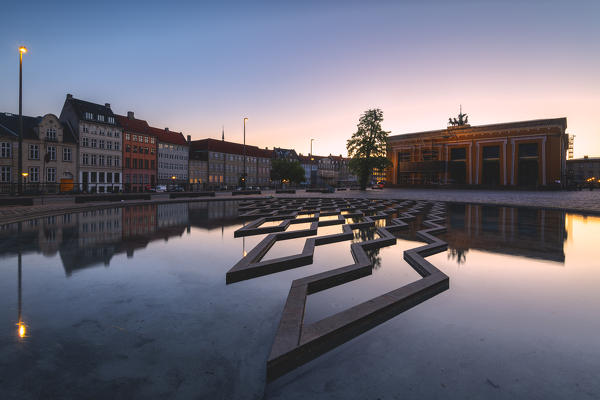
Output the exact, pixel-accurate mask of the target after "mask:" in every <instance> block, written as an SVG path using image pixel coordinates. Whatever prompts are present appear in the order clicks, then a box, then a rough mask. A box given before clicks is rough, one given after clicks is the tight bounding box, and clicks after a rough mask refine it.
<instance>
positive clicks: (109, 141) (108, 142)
mask: <svg viewBox="0 0 600 400" xmlns="http://www.w3.org/2000/svg"><path fill="white" fill-rule="evenodd" d="M112 146H113V142H112V141H111V140H107V141H106V150H112Z"/></svg>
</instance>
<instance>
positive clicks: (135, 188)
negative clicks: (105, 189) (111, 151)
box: [116, 111, 157, 192]
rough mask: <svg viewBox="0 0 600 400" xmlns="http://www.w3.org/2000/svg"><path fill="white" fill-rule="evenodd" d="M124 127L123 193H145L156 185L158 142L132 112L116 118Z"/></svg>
mask: <svg viewBox="0 0 600 400" xmlns="http://www.w3.org/2000/svg"><path fill="white" fill-rule="evenodd" d="M116 117H117V119H118V121H119V124H120V125H121V126H122V127H123V191H125V192H144V191H147V190H149V189H150V188H151V187H153V186H155V185H156V182H157V180H156V170H157V150H156V146H157V140H156V136H154V135H153V134H152V133H151V131H150V126H148V123H147V122H146V121H144V120H142V119H136V118H135V117H134V114H133V112H132V111H129V112H127V116H126V117H125V116H122V115H117V116H116Z"/></svg>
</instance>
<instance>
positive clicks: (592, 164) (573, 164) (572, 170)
mask: <svg viewBox="0 0 600 400" xmlns="http://www.w3.org/2000/svg"><path fill="white" fill-rule="evenodd" d="M567 177H568V182H569V183H575V184H584V183H590V182H591V181H594V183H596V184H597V183H600V157H588V156H585V157H583V158H575V159H572V160H567Z"/></svg>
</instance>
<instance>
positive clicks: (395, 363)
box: [0, 201, 600, 399]
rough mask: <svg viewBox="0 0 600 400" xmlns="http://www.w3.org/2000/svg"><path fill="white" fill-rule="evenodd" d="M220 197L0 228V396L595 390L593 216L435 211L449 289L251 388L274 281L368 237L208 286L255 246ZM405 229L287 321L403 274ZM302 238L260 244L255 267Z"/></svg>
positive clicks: (268, 329)
mask: <svg viewBox="0 0 600 400" xmlns="http://www.w3.org/2000/svg"><path fill="white" fill-rule="evenodd" d="M237 207H238V203H237V202H233V201H232V202H196V203H176V204H164V205H141V206H135V207H125V208H114V209H106V210H96V211H89V212H84V213H79V214H67V215H57V216H54V217H47V218H43V219H39V220H32V221H28V222H23V223H19V224H11V225H5V226H1V227H0V305H1V307H0V398H1V399H30V398H31V399H37V398H65V399H69V398H72V399H87V398H91V399H95V398H111V399H112V398H117V399H118V398H123V399H131V398H144V399H148V398H161V399H163V398H181V399H188V398H194V399H195V398H207V399H257V398H263V397H266V398H273V399H275V398H281V399H293V398H298V399H300V398H327V399H330V398H340V399H348V398H361V399H362V398H373V399H376V398H381V399H388V398H390V399H393V398H415V399H417V398H419V399H422V398H457V399H468V398H473V399H475V398H491V399H494V398H499V399H500V398H506V399H509V398H511V399H512V398H534V399H535V398H539V399H548V398H566V399H579V398H581V399H587V398H598V397H600V381H599V380H598V376H600V336H599V332H600V312H599V311H598V310H599V306H600V290H598V287H599V286H600V258H598V256H597V255H596V251H595V250H596V246H597V243H598V238H600V218H597V217H589V216H588V217H586V216H582V215H578V214H565V213H563V212H558V211H548V210H531V209H515V208H502V207H482V206H471V205H465V206H451V207H450V206H449V208H448V215H447V226H448V232H447V233H446V234H444V235H441V237H443V239H444V240H446V241H447V242H448V245H449V249H448V251H447V252H444V253H439V254H436V255H433V256H430V257H428V258H427V259H428V261H430V262H432V263H433V264H434V265H435V266H436V267H438V268H439V269H441V270H442V271H443V272H444V273H446V274H447V275H448V276H449V277H450V289H449V290H447V291H445V292H443V293H441V294H439V295H438V296H435V297H433V298H432V299H430V300H428V301H426V302H424V303H422V304H420V305H418V306H416V307H414V308H413V309H411V310H409V311H407V312H405V313H403V314H400V315H399V316H397V317H395V318H393V319H392V320H390V321H388V322H386V323H384V324H383V325H380V326H379V327H377V328H375V329H373V330H371V331H369V332H367V333H365V334H363V335H361V336H359V337H358V338H356V339H354V340H352V341H350V342H348V343H346V344H344V345H342V346H340V347H338V348H336V349H334V350H333V351H331V352H329V353H327V354H325V355H323V356H321V357H319V358H317V359H316V360H314V361H312V362H310V363H308V364H306V365H304V366H302V367H300V368H298V369H297V370H295V371H293V372H291V373H290V374H288V375H286V376H284V377H282V378H280V379H279V380H277V381H275V382H273V383H271V384H269V385H268V386H266V388H265V363H266V359H267V357H268V354H269V352H270V349H271V345H272V341H273V338H274V335H275V332H276V328H277V325H278V323H279V318H280V314H281V310H282V308H283V304H284V302H285V299H286V297H287V294H288V291H289V288H290V283H291V281H292V280H293V279H297V278H300V277H304V276H307V275H310V274H313V273H318V272H322V271H325V270H328V269H331V268H334V267H341V266H345V265H348V264H351V263H352V262H353V259H352V256H351V254H350V243H351V242H352V241H354V242H356V241H361V240H369V239H372V238H373V237H376V235H377V234H376V233H375V232H374V230H370V231H366V232H362V233H361V232H355V234H354V239H353V240H352V241H345V242H339V243H333V244H329V245H324V246H317V247H316V249H315V254H314V259H313V264H311V265H308V266H305V267H300V268H297V269H294V270H290V271H286V272H282V273H278V274H273V275H269V276H265V277H261V278H256V279H252V280H248V281H244V282H240V283H235V284H231V285H226V284H225V273H226V272H227V270H229V268H231V266H232V265H234V264H235V263H236V262H237V261H238V260H239V259H240V258H241V257H243V255H244V254H245V253H246V252H248V251H250V250H251V249H252V248H253V246H254V245H256V244H257V243H258V242H260V240H262V238H264V235H259V236H250V237H245V238H234V237H233V232H234V231H235V230H236V229H238V228H240V227H241V226H242V223H241V222H240V221H239V220H238V219H237V218H236V216H237ZM327 219H331V218H330V217H323V220H327ZM378 223H379V224H385V222H384V221H380V222H378ZM421 223H422V220H421V218H418V219H417V220H416V221H414V222H412V223H411V224H410V226H409V228H408V229H407V230H404V231H400V232H398V233H397V234H396V235H397V238H398V241H397V243H396V245H394V246H389V247H384V248H382V249H379V250H378V251H374V252H371V253H370V256H371V258H372V260H373V261H374V263H375V268H374V270H373V274H372V275H370V276H368V277H365V278H363V279H360V280H356V281H353V282H350V283H347V284H344V285H341V286H338V287H335V288H332V289H328V290H325V291H323V292H319V293H316V294H313V295H310V296H308V298H307V302H306V312H305V322H307V323H310V322H314V321H317V320H319V319H321V318H323V317H326V316H329V315H332V314H335V313H337V312H339V311H342V310H344V309H346V308H348V307H351V306H353V305H356V304H359V303H361V302H363V301H366V300H369V299H371V298H373V297H375V296H377V295H380V294H383V293H385V292H387V291H390V290H393V289H396V288H398V287H400V286H402V285H404V284H406V283H410V282H412V281H415V280H417V279H419V278H420V277H419V275H418V274H417V273H416V272H414V270H413V269H412V268H411V267H410V266H408V264H406V263H405V262H404V260H403V258H402V254H403V251H404V250H406V249H410V248H413V247H415V246H418V245H420V244H421V243H420V242H418V239H417V237H416V231H417V230H418V229H421ZM305 228H306V227H304V226H302V224H298V225H297V226H294V225H291V227H290V229H305ZM341 231H342V230H341V225H332V226H325V227H320V228H319V231H318V233H317V234H318V235H327V234H334V233H341ZM304 240H305V239H290V240H286V241H280V242H277V243H276V244H275V245H274V246H273V247H272V248H271V249H270V250H269V252H267V254H266V255H265V256H264V259H269V258H276V257H281V256H286V255H291V254H296V253H299V252H301V250H302V247H303V244H304Z"/></svg>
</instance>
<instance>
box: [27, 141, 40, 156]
mask: <svg viewBox="0 0 600 400" xmlns="http://www.w3.org/2000/svg"><path fill="white" fill-rule="evenodd" d="M29 159H30V160H39V159H40V146H39V145H37V144H30V145H29Z"/></svg>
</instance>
